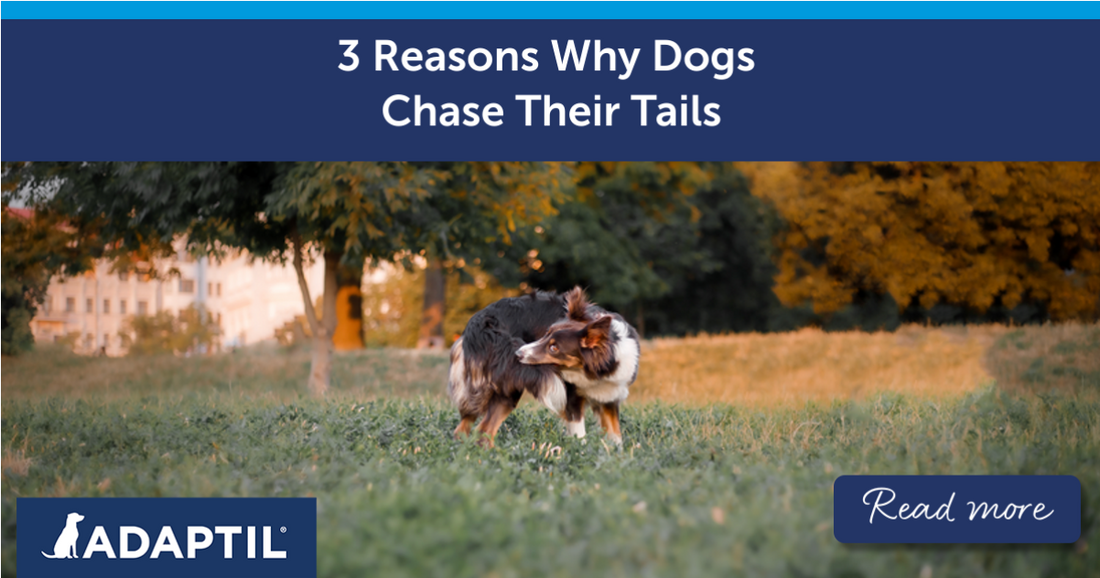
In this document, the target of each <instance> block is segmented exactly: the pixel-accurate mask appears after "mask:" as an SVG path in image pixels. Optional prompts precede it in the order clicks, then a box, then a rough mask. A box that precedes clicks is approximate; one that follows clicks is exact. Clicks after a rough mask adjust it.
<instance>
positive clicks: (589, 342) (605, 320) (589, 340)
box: [581, 315, 611, 349]
mask: <svg viewBox="0 0 1100 578" xmlns="http://www.w3.org/2000/svg"><path fill="white" fill-rule="evenodd" d="M610 335H611V316H610V315H604V316H603V317H600V318H599V319H597V320H596V321H593V322H592V323H589V324H588V325H587V326H585V328H584V335H582V336H581V347H582V348H584V349H595V348H597V347H600V346H602V345H604V344H605V343H607V341H608V337H610Z"/></svg>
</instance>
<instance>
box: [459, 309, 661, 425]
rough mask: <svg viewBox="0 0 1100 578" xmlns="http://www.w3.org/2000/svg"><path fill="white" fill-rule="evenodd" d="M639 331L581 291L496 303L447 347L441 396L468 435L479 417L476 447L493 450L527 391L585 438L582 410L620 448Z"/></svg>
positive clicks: (636, 355) (474, 318) (478, 315)
mask: <svg viewBox="0 0 1100 578" xmlns="http://www.w3.org/2000/svg"><path fill="white" fill-rule="evenodd" d="M640 352H641V349H640V347H639V342H638V332H637V331H635V330H634V328H633V327H631V326H630V324H628V323H627V322H626V321H624V320H623V318H622V317H621V316H619V315H617V314H615V313H609V312H607V311H605V310H604V309H602V308H600V307H597V306H596V305H593V304H591V303H589V302H588V298H587V297H586V296H585V294H584V291H583V290H582V289H581V288H580V287H577V288H574V289H573V290H571V291H569V292H568V293H565V294H564V295H557V294H554V293H545V292H541V291H540V292H537V293H532V294H530V295H527V296H525V297H509V298H505V299H501V300H500V301H497V302H496V303H493V304H492V305H489V306H488V307H486V308H485V309H482V310H481V311H479V312H477V313H476V314H475V315H474V316H473V317H471V318H470V321H469V323H467V324H466V329H465V330H464V331H463V332H462V337H460V338H459V339H458V340H457V341H455V343H454V345H453V346H452V347H451V368H450V374H449V379H448V382H447V393H448V394H449V395H450V397H451V400H452V401H454V404H455V405H456V406H457V407H458V413H459V416H460V417H461V419H462V421H461V422H459V424H458V427H457V428H455V437H459V436H466V435H469V434H470V430H471V427H472V426H473V424H474V421H475V420H477V418H478V417H481V418H482V420H481V423H480V424H479V425H478V428H477V429H478V431H479V432H481V434H483V436H484V437H482V439H481V443H484V444H488V445H489V446H492V445H493V438H494V437H495V436H496V433H497V430H498V429H500V425H501V423H503V422H504V419H505V418H507V417H508V414H510V413H511V412H512V410H513V409H515V408H516V404H518V403H519V400H520V397H521V396H522V395H523V392H524V391H526V392H528V393H530V394H531V395H532V396H534V397H535V399H538V400H539V401H540V402H541V403H542V404H543V405H545V406H546V407H547V408H549V409H550V410H551V411H553V412H554V413H557V414H558V415H560V416H561V417H562V419H564V420H565V428H566V432H567V433H569V434H570V435H575V436H577V437H584V435H585V431H584V408H585V405H591V406H592V412H593V413H594V414H595V415H596V417H597V418H598V419H599V421H600V425H601V426H602V427H603V430H604V432H605V433H606V434H607V436H608V437H609V438H610V439H611V440H612V441H613V442H615V443H616V444H621V443H622V431H621V430H620V427H619V404H620V403H622V401H623V400H624V399H626V397H627V395H628V394H629V393H630V391H629V387H630V384H632V383H634V380H635V378H637V377H638V361H639V355H640Z"/></svg>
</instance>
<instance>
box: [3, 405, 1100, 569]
mask: <svg viewBox="0 0 1100 578" xmlns="http://www.w3.org/2000/svg"><path fill="white" fill-rule="evenodd" d="M133 395H134V398H133V399H132V400H122V401H118V402H113V403H102V402H94V401H93V402H91V403H89V402H84V401H81V402H72V401H65V400H62V399H50V400H41V401H34V402H30V401H7V402H6V403H5V404H4V408H3V412H4V413H3V428H2V431H0V437H2V440H0V441H2V444H3V446H4V448H7V449H10V448H26V450H25V451H26V453H25V458H26V459H28V460H29V467H28V468H27V469H26V471H25V473H20V472H18V471H16V470H14V469H5V471H4V473H3V480H4V489H5V491H4V494H3V499H2V506H0V508H2V513H3V520H4V522H3V528H2V537H3V575H4V576H14V572H15V570H14V569H15V550H16V540H17V532H16V525H15V505H16V497H17V496H42V495H69V496H89V497H95V496H303V495H313V496H317V498H318V513H317V517H318V524H317V528H318V541H317V543H318V575H319V576H351V575H360V576H364V575H369V576H429V575H430V576H486V575H500V576H513V575H515V576H544V575H553V576H570V577H574V576H601V577H602V576H639V575H657V576H660V575H676V576H682V577H685V578H687V577H694V576H717V575H761V576H783V575H812V576H819V575H830V576H831V575H845V576H888V575H889V576H893V575H904V576H916V575H918V574H921V573H922V572H925V571H924V570H922V569H923V568H924V567H926V566H927V567H929V568H931V571H932V574H933V575H935V576H939V575H944V576H998V577H1016V576H1019V577H1023V576H1036V575H1051V576H1086V575H1090V573H1092V572H1093V570H1089V568H1093V569H1095V568H1097V567H1100V539H1098V537H1097V534H1096V532H1095V528H1092V527H1091V526H1090V525H1089V522H1088V521H1089V520H1092V519H1094V518H1095V515H1096V512H1097V511H1098V508H1100V494H1098V493H1097V492H1096V491H1095V490H1096V488H1098V487H1100V473H1098V470H1097V469H1096V467H1095V465H1096V464H1095V462H1096V455H1097V454H1098V452H1100V447H1098V445H1097V440H1098V439H1100V438H1098V437H1097V432H1098V431H1100V405H1098V404H1097V403H1095V402H1083V401H1079V400H1075V399H1073V398H1064V397H1058V396H1051V397H1045V398H1043V399H1038V398H1035V397H1028V398H1017V397H1012V396H1007V395H999V394H997V393H996V392H994V391H984V392H982V393H980V394H976V395H973V396H970V397H967V398H964V399H958V400H954V401H951V400H943V401H941V402H939V403H930V402H917V401H913V400H910V399H907V398H905V397H901V396H884V397H880V398H876V399H873V400H870V401H867V402H862V403H836V404H833V405H830V406H808V407H805V408H802V409H792V410H772V411H759V410H745V409H738V408H733V407H728V406H714V407H710V408H706V409H689V408H684V407H674V406H668V405H662V404H646V405H636V404H627V406H626V408H625V411H624V414H623V429H624V433H625V438H626V446H625V448H624V449H623V450H622V451H617V450H614V449H610V448H608V447H605V446H604V444H602V443H600V440H599V438H598V437H597V436H590V437H589V438H588V439H587V440H584V441H581V440H575V439H572V438H566V437H564V435H563V433H562V431H561V430H562V428H561V424H560V420H558V419H557V417H556V416H553V415H551V414H550V413H549V412H547V411H546V410H544V409H541V408H535V407H534V406H531V407H526V408H521V409H520V410H519V411H518V412H516V413H515V414H514V415H513V417H511V418H509V420H508V421H507V422H506V423H505V425H504V427H503V429H502V430H501V433H500V436H499V438H498V441H497V446H498V447H497V448H496V449H492V450H485V449H482V448H479V447H477V446H476V445H474V444H472V443H460V442H455V441H453V440H451V439H450V431H451V430H452V429H453V427H454V425H455V421H456V419H457V416H456V415H455V413H454V411H453V410H452V409H451V408H449V407H446V406H445V405H443V404H441V403H439V402H437V401H432V400H420V401H372V402H367V403H363V402H360V401H354V400H343V401H340V402H337V403H333V402H322V401H310V400H304V399H303V400H300V401H296V402H293V403H287V404H282V403H279V402H274V401H267V400H263V399H256V398H243V399H241V398H237V397H235V396H224V397H220V398H216V399H215V398H213V397H208V396H203V395H198V396H183V397H172V398H157V397H146V396H144V394H143V393H141V392H140V390H138V391H135V392H134V393H133ZM588 425H589V427H590V428H595V424H594V423H593V422H592V419H591V418H589V424H588ZM554 447H560V448H561V449H560V450H551V448H554ZM8 464H9V462H8V461H7V459H5V468H7V467H8ZM844 474H1022V475H1032V474H1073V475H1076V476H1078V477H1079V478H1080V480H1081V483H1082V487H1083V488H1084V489H1085V491H1084V493H1083V496H1082V497H1083V508H1084V512H1083V515H1084V520H1085V524H1084V530H1085V533H1084V535H1083V540H1084V542H1083V545H1082V546H1080V547H1078V548H1073V547H1036V548H1029V547H1023V548H1021V547H991V548H974V547H968V546H952V545H942V546H940V545H928V546H925V547H921V548H909V547H903V546H884V547H881V548H852V547H849V546H845V545H843V544H839V543H837V542H836V540H835V539H834V538H833V533H832V526H831V519H832V507H833V506H832V493H831V487H832V483H833V480H835V478H836V477H837V476H840V475H844Z"/></svg>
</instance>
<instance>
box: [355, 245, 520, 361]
mask: <svg viewBox="0 0 1100 578" xmlns="http://www.w3.org/2000/svg"><path fill="white" fill-rule="evenodd" d="M446 284H447V313H446V316H445V317H444V320H443V335H444V337H445V339H446V344H447V345H448V346H449V345H450V344H451V343H453V342H454V339H455V337H456V336H457V335H461V334H462V331H463V330H464V329H465V328H466V322H467V321H468V320H469V319H470V317H471V316H472V315H473V314H474V313H477V312H478V311H480V310H481V309H483V308H485V307H486V306H488V305H489V304H490V303H492V302H494V301H496V300H498V299H500V298H502V297H509V296H514V295H516V294H517V293H518V292H517V291H515V290H509V289H505V288H504V287H502V286H501V284H500V283H499V282H498V281H497V280H496V279H494V278H493V277H492V276H491V275H488V274H487V273H484V272H482V271H481V270H479V269H478V268H477V267H474V266H469V265H463V267H462V268H461V269H460V270H458V271H453V272H451V273H448V274H447V276H446ZM423 296H424V270H423V269H422V268H420V267H418V266H415V265H414V266H412V267H410V268H407V269H406V268H403V267H395V268H393V269H392V270H390V271H389V272H387V275H386V278H385V279H384V280H382V281H381V282H378V283H367V284H366V285H365V286H364V287H363V323H364V325H365V328H366V331H365V333H366V336H367V339H366V342H367V345H368V346H370V347H413V346H415V345H416V340H417V334H418V332H419V326H420V315H419V313H420V308H421V304H422V303H423Z"/></svg>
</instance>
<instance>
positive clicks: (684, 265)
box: [519, 163, 787, 334]
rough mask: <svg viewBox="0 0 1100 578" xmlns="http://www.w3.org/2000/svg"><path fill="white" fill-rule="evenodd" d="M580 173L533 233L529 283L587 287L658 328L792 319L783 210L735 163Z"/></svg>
mask: <svg viewBox="0 0 1100 578" xmlns="http://www.w3.org/2000/svg"><path fill="white" fill-rule="evenodd" d="M576 173H577V182H578V185H577V189H576V192H575V195H573V196H571V197H570V198H568V199H566V200H564V201H562V202H560V203H559V204H558V206H557V209H558V214H557V215H556V216H554V217H552V218H550V219H548V220H547V221H545V222H543V223H542V224H541V225H540V226H539V227H537V228H533V229H531V230H530V231H529V233H528V235H527V238H526V240H525V241H524V243H523V246H524V247H525V249H524V250H525V251H526V252H527V254H526V255H520V256H519V258H520V259H521V260H522V261H523V265H524V267H523V271H522V272H523V274H524V276H525V277H524V280H525V281H526V282H527V283H528V284H530V285H532V286H535V287H539V288H546V289H556V290H559V291H560V290H565V289H567V288H569V287H572V286H573V285H578V284H579V285H582V286H585V287H588V288H589V289H590V292H591V294H592V296H593V299H594V300H595V301H597V302H598V303H600V304H602V305H605V306H608V307H611V308H612V309H616V310H618V311H620V312H622V313H624V314H625V315H626V316H627V318H628V319H631V320H632V321H633V322H634V324H635V326H636V327H637V328H638V329H639V330H640V331H645V332H648V333H654V334H685V333H691V332H699V331H731V330H767V329H771V328H774V325H775V324H776V323H777V322H780V321H784V320H786V318H785V316H784V314H783V313H784V312H783V311H782V308H781V307H780V306H779V303H778V301H777V300H776V298H775V297H774V295H772V293H771V288H770V285H771V277H772V275H773V274H774V271H773V265H772V262H771V259H772V254H771V253H772V250H771V236H772V235H773V234H774V231H775V230H776V228H777V226H778V219H777V218H776V217H775V215H774V212H773V211H771V210H770V209H769V207H768V206H767V205H766V204H765V203H763V202H761V201H760V200H759V199H756V198H754V197H753V196H752V195H751V194H750V192H749V189H748V183H747V181H746V179H744V177H743V176H742V175H741V174H740V173H739V172H738V171H736V170H733V168H732V167H731V166H729V165H722V164H709V163H708V164H700V163H581V164H580V166H579V167H578V168H577V171H576ZM782 326H783V327H786V326H787V325H782Z"/></svg>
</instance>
